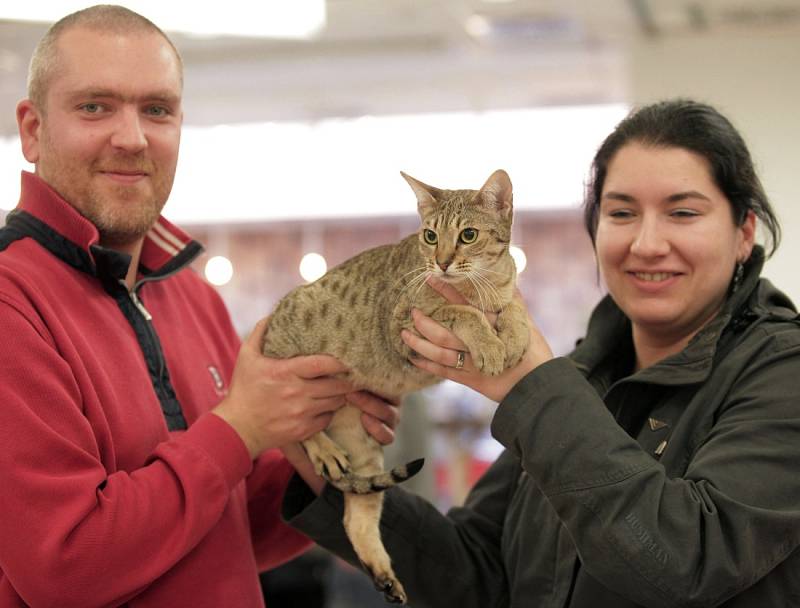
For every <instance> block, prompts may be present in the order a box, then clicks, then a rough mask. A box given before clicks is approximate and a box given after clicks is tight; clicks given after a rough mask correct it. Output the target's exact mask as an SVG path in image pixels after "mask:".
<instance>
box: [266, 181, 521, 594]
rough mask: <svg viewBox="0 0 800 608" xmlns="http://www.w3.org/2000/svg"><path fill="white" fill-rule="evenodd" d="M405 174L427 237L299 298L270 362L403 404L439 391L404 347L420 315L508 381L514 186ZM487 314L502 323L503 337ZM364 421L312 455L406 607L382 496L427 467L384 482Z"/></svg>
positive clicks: (309, 447) (340, 273)
mask: <svg viewBox="0 0 800 608" xmlns="http://www.w3.org/2000/svg"><path fill="white" fill-rule="evenodd" d="M401 174H402V175H403V177H404V178H405V179H406V181H407V182H408V183H409V185H410V186H411V188H412V189H413V191H414V193H415V194H416V197H417V203H418V211H419V214H420V216H421V218H422V226H421V228H420V229H419V231H418V232H417V233H416V234H413V235H411V236H409V237H407V238H405V239H404V240H402V241H400V242H399V243H397V244H394V245H385V246H383V247H377V248H375V249H371V250H368V251H365V252H363V253H361V254H358V255H356V256H355V257H353V258H351V259H349V260H347V261H345V262H344V263H342V264H341V265H339V266H337V267H335V268H333V269H331V270H330V271H328V273H327V274H326V275H325V276H323V277H322V278H321V279H319V280H318V281H316V282H314V283H311V284H309V285H303V286H301V287H298V288H297V289H295V290H293V291H292V292H291V293H289V294H288V295H287V296H286V297H285V298H283V299H282V300H281V301H280V302H279V303H278V306H277V307H276V309H275V311H274V312H273V314H272V318H271V320H270V323H269V329H268V331H267V333H266V335H265V338H264V345H263V352H264V354H265V355H268V356H270V357H291V356H295V355H307V354H314V353H327V354H331V355H333V356H335V357H337V358H338V359H339V360H340V361H342V362H343V363H344V364H345V365H347V366H348V368H349V369H350V370H351V371H350V372H348V373H347V377H348V378H349V379H350V380H351V381H352V382H353V383H354V384H355V385H356V386H358V387H361V388H363V389H365V390H368V391H372V392H373V393H376V394H378V395H383V396H385V397H394V398H399V397H400V396H401V395H404V394H406V393H408V392H411V391H415V390H418V389H421V388H423V387H426V386H429V385H431V384H434V383H435V382H437V381H438V380H439V379H438V378H437V377H435V376H433V375H431V374H428V373H427V372H424V371H422V370H420V369H419V368H417V367H415V366H414V365H412V364H411V363H410V362H409V357H410V356H412V355H413V353H412V352H411V350H410V349H409V348H408V347H407V346H406V345H405V343H404V342H403V341H402V340H401V339H400V331H401V330H402V329H409V330H411V331H415V330H414V326H413V322H412V319H411V308H412V307H416V308H418V309H420V310H421V311H422V312H424V313H426V314H428V315H430V316H431V317H433V318H434V319H435V320H437V321H438V322H439V323H441V324H443V325H445V326H446V327H448V328H450V329H451V330H452V331H453V332H454V333H455V334H456V335H457V336H458V337H459V338H460V339H461V340H462V341H463V342H464V344H465V345H466V346H467V347H468V349H469V354H470V356H471V358H472V361H473V364H474V365H475V366H476V367H477V368H478V369H480V370H481V371H482V372H484V373H487V374H499V373H500V372H501V371H503V370H504V369H505V368H507V367H509V366H512V365H514V364H515V363H517V362H518V361H519V360H520V358H521V357H522V355H523V353H524V351H525V349H526V348H527V343H528V329H527V313H526V312H525V310H524V307H523V306H522V305H521V303H520V302H519V300H518V299H512V295H513V293H514V286H515V279H516V269H515V267H514V261H513V259H512V258H511V255H510V254H509V251H508V247H509V241H510V238H511V220H512V190H511V181H510V179H509V177H508V175H507V174H506V172H505V171H502V170H498V171H495V172H494V173H493V174H492V175H491V177H489V179H488V180H487V181H486V183H485V184H484V185H483V187H482V188H481V189H480V190H478V191H476V190H442V189H438V188H433V187H431V186H428V185H426V184H423V183H422V182H420V181H417V180H416V179H414V178H412V177H410V176H408V175H406V174H405V173H401ZM429 276H435V277H438V278H440V279H442V280H444V281H446V282H448V283H450V284H452V285H454V286H455V287H456V288H457V289H458V290H459V291H460V292H461V293H462V294H463V295H464V296H465V297H466V299H467V300H468V301H469V302H470V303H471V304H472V306H468V305H453V304H450V303H448V302H447V301H445V300H444V298H442V296H441V295H439V293H438V292H436V291H434V290H433V289H432V288H431V287H429V286H428V285H427V283H426V279H427V278H428V277H429ZM482 311H487V312H488V311H492V312H497V313H499V316H498V317H497V322H496V325H495V328H493V327H492V326H491V325H490V324H489V322H488V321H487V320H486V317H485V316H484V314H483V312H482ZM360 414H361V412H360V410H358V409H357V408H356V407H354V406H350V405H346V406H345V407H343V408H341V409H340V410H338V411H337V412H336V414H335V415H334V417H333V420H332V421H331V423H330V425H329V426H328V428H327V430H326V431H324V432H321V433H317V434H316V435H314V436H312V437H310V438H309V439H308V440H306V441H304V442H303V446H304V448H305V450H306V452H307V453H308V456H309V458H310V459H311V462H312V463H313V464H314V467H315V470H316V471H317V473H318V474H320V475H322V476H324V478H325V479H326V480H327V481H328V482H329V483H331V484H332V485H333V486H335V487H337V488H339V489H340V490H342V491H343V492H344V493H345V496H344V504H345V513H344V527H345V530H346V532H347V535H348V538H349V539H350V541H351V543H352V545H353V548H354V550H355V552H356V554H357V555H358V557H359V559H360V560H361V562H362V564H363V565H364V567H365V568H366V570H368V571H369V573H370V574H371V575H372V578H373V580H374V582H375V585H376V587H377V588H378V589H379V590H380V591H383V593H384V595H385V597H386V599H387V600H388V601H390V602H393V603H405V601H406V594H405V591H404V589H403V586H402V585H401V584H400V582H399V581H398V580H397V577H396V576H395V574H394V571H393V570H392V566H391V563H390V559H389V556H388V555H387V553H386V550H385V549H384V547H383V544H382V542H381V539H380V532H379V527H378V525H379V521H380V515H381V508H382V504H383V494H382V492H381V490H384V489H386V488H388V487H390V486H392V485H394V484H395V483H397V482H399V481H403V480H405V479H407V478H408V477H410V476H411V475H413V474H414V473H416V472H417V471H418V470H419V468H420V467H421V466H422V460H418V461H414V462H413V463H409V464H408V465H406V466H400V467H396V468H395V469H393V470H391V471H389V472H385V471H384V470H383V451H382V448H381V446H380V444H378V443H377V442H376V441H375V440H374V439H373V438H372V437H371V436H369V435H368V434H367V433H366V432H365V431H364V429H363V427H362V425H361V421H360Z"/></svg>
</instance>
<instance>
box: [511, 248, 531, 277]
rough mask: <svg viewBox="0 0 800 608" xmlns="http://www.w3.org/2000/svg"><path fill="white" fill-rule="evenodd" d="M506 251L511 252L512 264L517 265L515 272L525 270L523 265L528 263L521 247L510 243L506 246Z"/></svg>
mask: <svg viewBox="0 0 800 608" xmlns="http://www.w3.org/2000/svg"><path fill="white" fill-rule="evenodd" d="M508 252H509V253H510V254H511V257H512V258H514V265H515V266H516V267H517V274H519V273H520V272H522V271H523V270H525V266H527V265H528V256H526V255H525V252H524V251H522V248H521V247H517V246H516V245H511V247H509V248H508Z"/></svg>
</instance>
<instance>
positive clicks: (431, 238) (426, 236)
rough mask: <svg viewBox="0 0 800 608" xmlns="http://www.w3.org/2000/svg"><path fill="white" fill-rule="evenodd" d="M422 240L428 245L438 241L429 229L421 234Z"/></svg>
mask: <svg viewBox="0 0 800 608" xmlns="http://www.w3.org/2000/svg"><path fill="white" fill-rule="evenodd" d="M422 238H423V239H425V242H426V243H428V245H435V244H436V242H437V241H438V240H439V237H438V236H436V233H435V232H434V231H433V230H431V229H430V228H426V229H425V230H424V231H423V232H422Z"/></svg>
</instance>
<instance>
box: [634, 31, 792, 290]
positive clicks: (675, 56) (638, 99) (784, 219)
mask: <svg viewBox="0 0 800 608" xmlns="http://www.w3.org/2000/svg"><path fill="white" fill-rule="evenodd" d="M631 51H632V53H631V61H632V63H631V66H630V68H631V85H632V89H631V101H632V102H633V103H645V102H650V101H654V100H657V99H661V98H665V97H674V96H687V97H693V98H696V99H698V100H701V101H706V102H708V103H711V104H712V105H714V106H716V107H717V108H719V109H720V110H721V111H722V112H723V113H725V114H726V115H727V116H728V118H730V119H731V121H732V122H733V123H734V125H736V127H737V128H739V130H740V131H741V133H742V135H743V136H744V138H745V140H746V141H747V142H748V144H749V147H750V151H751V153H752V154H753V157H754V158H755V161H756V165H757V168H758V170H759V174H760V176H761V179H762V181H763V183H764V187H765V189H766V191H767V194H768V196H769V197H770V200H771V202H772V204H773V206H774V208H775V211H776V212H777V214H778V218H779V219H780V221H781V224H782V227H783V241H782V244H781V246H780V248H779V249H778V251H777V252H776V254H775V256H774V257H773V258H772V259H771V260H770V261H768V262H767V266H766V270H765V275H766V276H767V277H768V278H770V279H771V280H772V281H773V282H774V283H775V284H776V285H778V286H779V287H780V288H781V289H783V290H784V291H785V292H786V293H788V294H789V295H790V296H791V297H792V299H793V300H794V302H795V304H797V305H800V272H798V263H800V205H798V193H800V37H798V36H797V34H796V33H795V34H794V35H792V34H791V33H786V34H785V35H774V34H773V35H772V36H769V35H757V34H750V35H742V34H739V35H733V34H729V35H717V36H712V35H708V34H705V35H704V36H703V37H693V36H688V35H687V36H685V37H670V38H669V39H664V40H662V39H659V38H654V39H646V40H640V41H638V42H636V43H634V45H633V48H632V49H631Z"/></svg>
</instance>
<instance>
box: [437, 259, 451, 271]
mask: <svg viewBox="0 0 800 608" xmlns="http://www.w3.org/2000/svg"><path fill="white" fill-rule="evenodd" d="M436 263H437V264H438V265H439V268H441V269H442V272H447V269H448V268H449V267H450V264H452V263H453V260H445V261H444V262H440V261H439V260H436Z"/></svg>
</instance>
